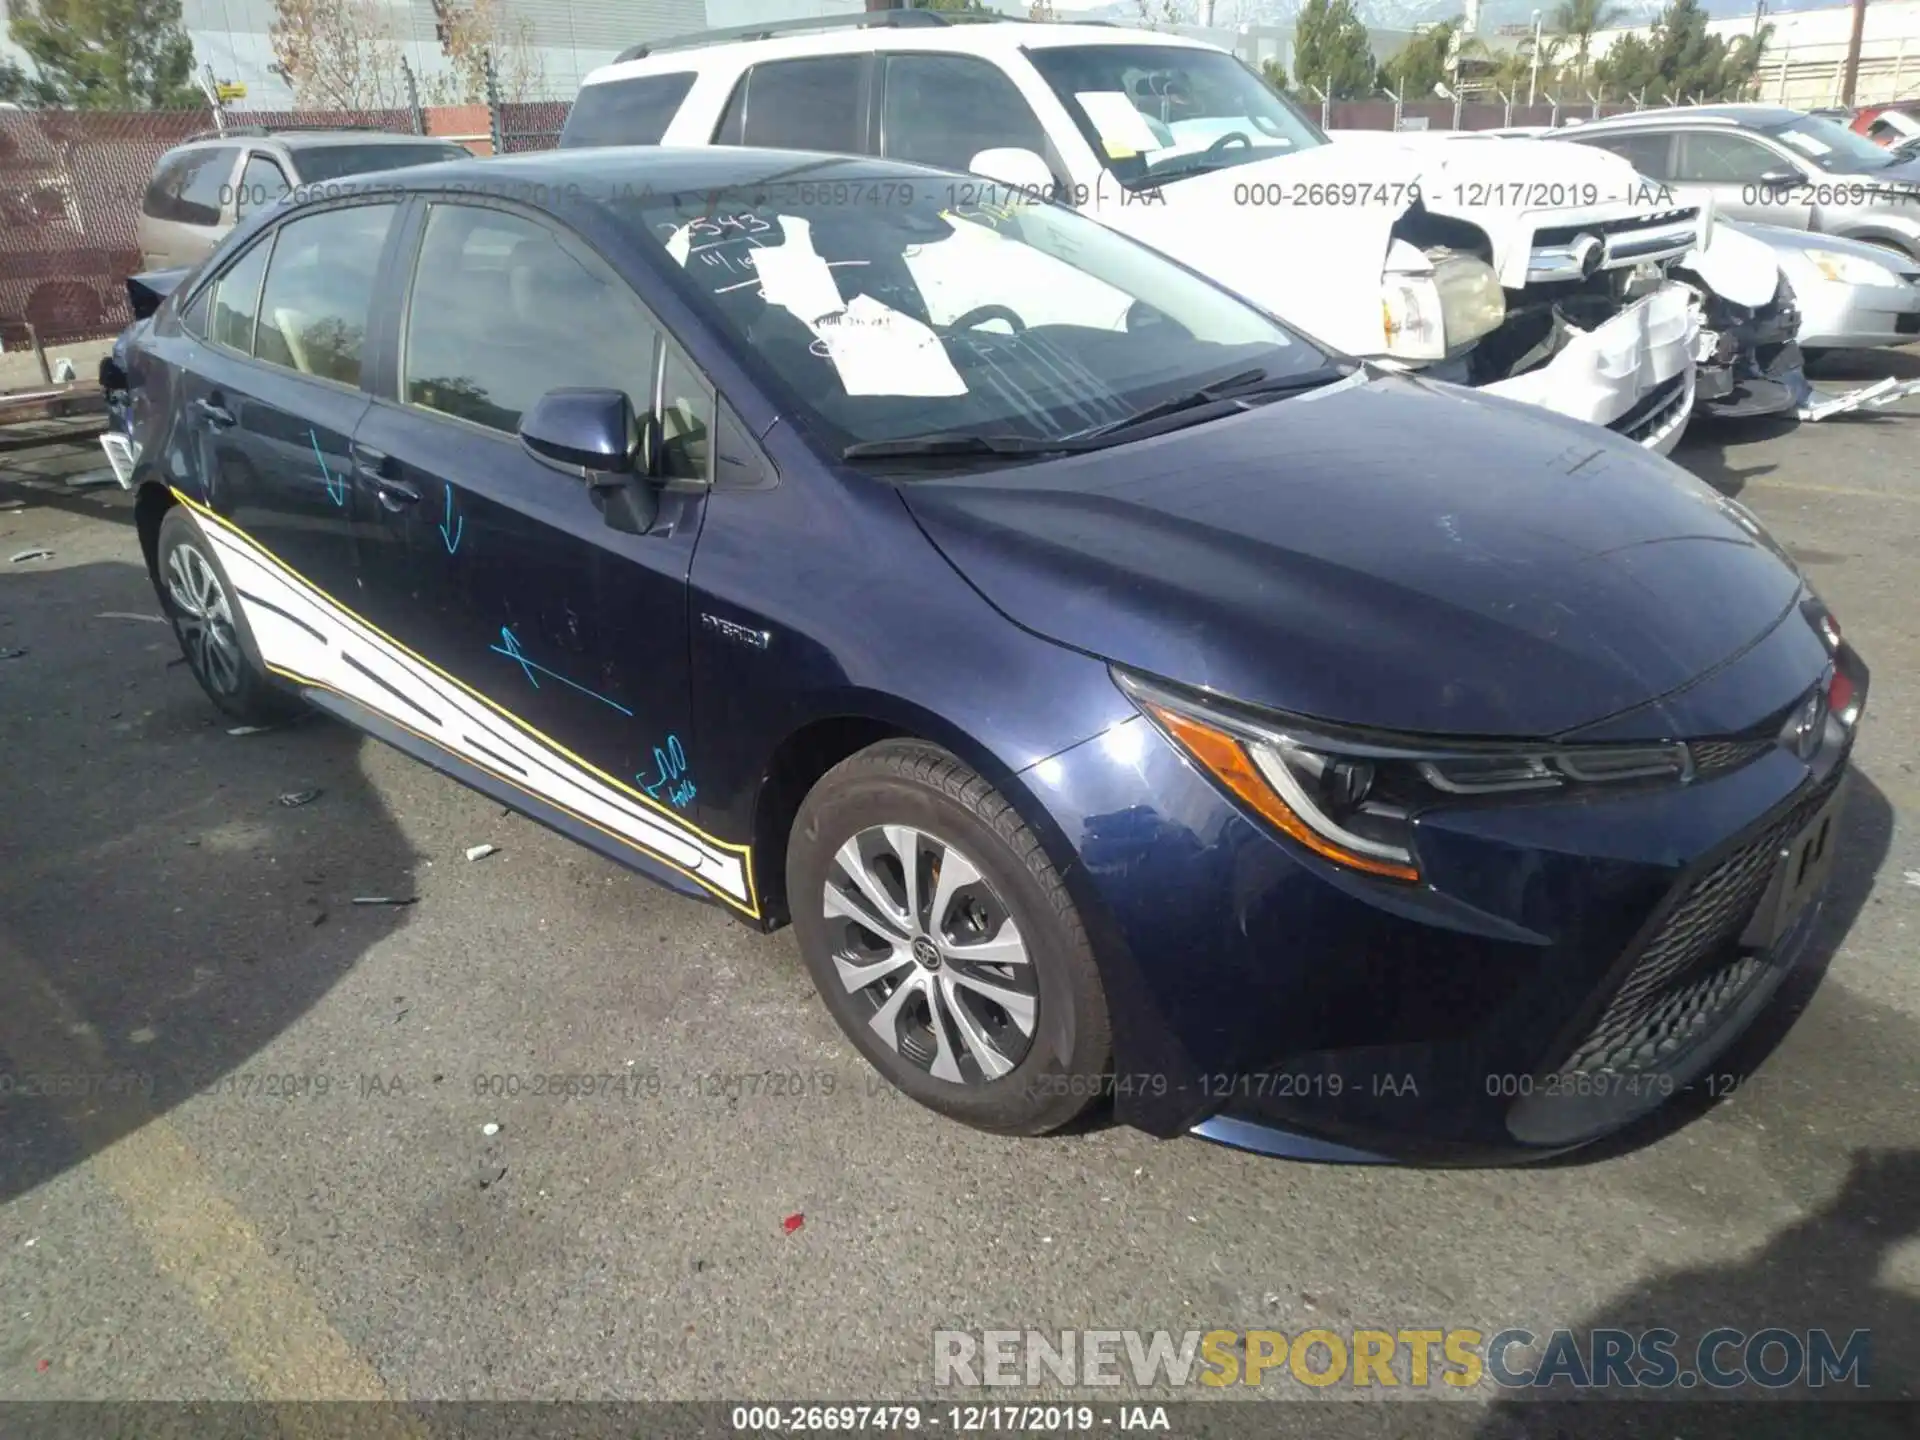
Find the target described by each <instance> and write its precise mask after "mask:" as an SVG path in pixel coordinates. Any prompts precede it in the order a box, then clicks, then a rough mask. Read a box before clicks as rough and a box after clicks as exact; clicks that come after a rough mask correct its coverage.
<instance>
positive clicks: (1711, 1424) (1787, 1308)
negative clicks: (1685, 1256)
mask: <svg viewBox="0 0 1920 1440" xmlns="http://www.w3.org/2000/svg"><path fill="white" fill-rule="evenodd" d="M1905 1038H1906V1040H1907V1042H1908V1043H1909V1044H1912V1043H1913V1041H1914V1039H1915V1038H1916V1037H1915V1036H1914V1034H1913V1033H1912V1031H1911V1029H1909V1030H1908V1032H1907V1034H1906V1037H1905ZM1850 1162H1851V1163H1849V1164H1847V1165H1846V1166H1845V1167H1844V1170H1843V1172H1842V1178H1841V1179H1840V1182H1839V1186H1838V1188H1837V1190H1836V1191H1835V1192H1834V1193H1833V1194H1832V1195H1831V1197H1830V1198H1828V1199H1826V1200H1825V1201H1824V1202H1823V1203H1820V1204H1819V1205H1818V1206H1817V1207H1816V1208H1812V1209H1811V1213H1808V1214H1807V1215H1806V1216H1805V1218H1804V1219H1801V1220H1799V1221H1797V1222H1796V1223H1794V1224H1791V1225H1788V1226H1787V1227H1786V1228H1784V1229H1782V1230H1780V1231H1778V1232H1777V1233H1776V1234H1775V1235H1774V1236H1773V1238H1772V1239H1771V1240H1769V1241H1768V1242H1767V1243H1766V1244H1765V1245H1764V1246H1762V1247H1761V1248H1760V1249H1759V1250H1757V1251H1755V1252H1753V1253H1752V1254H1750V1255H1748V1256H1746V1257H1744V1258H1743V1259H1741V1260H1740V1261H1738V1262H1737V1263H1733V1264H1725V1265H1701V1266H1697V1267H1693V1268H1688V1269H1682V1270H1675V1271H1670V1272H1669V1273H1667V1274H1665V1275H1661V1276H1659V1277H1658V1278H1656V1279H1652V1280H1649V1281H1647V1282H1645V1283H1643V1284H1640V1285H1638V1286H1636V1287H1634V1288H1633V1289H1631V1290H1629V1291H1627V1292H1625V1293H1623V1294H1621V1295H1618V1296H1616V1297H1614V1298H1613V1299H1612V1300H1610V1301H1608V1302H1607V1303H1606V1304H1604V1305H1602V1306H1601V1307H1600V1308H1599V1309H1597V1310H1596V1311H1594V1312H1593V1313H1592V1314H1590V1315H1586V1316H1583V1317H1580V1318H1579V1319H1578V1320H1577V1321H1575V1322H1574V1323H1573V1324H1571V1325H1570V1326H1569V1328H1570V1329H1571V1330H1572V1331H1573V1334H1574V1336H1575V1338H1576V1341H1577V1344H1578V1348H1579V1351H1580V1353H1581V1354H1583V1355H1584V1354H1588V1353H1591V1352H1590V1349H1589V1346H1588V1343H1587V1337H1588V1334H1589V1332H1591V1331H1593V1330H1598V1329H1609V1330H1621V1331H1625V1332H1628V1333H1629V1334H1630V1335H1632V1336H1634V1337H1635V1339H1636V1340H1637V1339H1638V1337H1639V1336H1640V1335H1642V1334H1643V1333H1644V1332H1646V1331H1648V1330H1652V1329H1666V1330H1671V1331H1674V1332H1675V1333H1676V1334H1677V1336H1678V1340H1677V1341H1676V1342H1675V1343H1674V1344H1673V1346H1672V1355H1673V1358H1674V1360H1675V1361H1676V1362H1677V1373H1676V1376H1675V1380H1676V1382H1677V1383H1674V1384H1671V1385H1667V1386H1662V1387H1661V1388H1660V1389H1658V1390H1647V1389H1623V1388H1619V1387H1612V1388H1608V1389H1596V1390H1589V1391H1586V1392H1585V1398H1584V1399H1583V1400H1575V1401H1572V1402H1571V1403H1562V1404H1551V1403H1548V1404H1543V1403H1542V1402H1543V1401H1549V1402H1550V1401H1555V1400H1558V1401H1563V1402H1565V1401H1568V1399H1569V1397H1570V1395H1571V1394H1572V1386H1571V1383H1570V1382H1568V1381H1565V1380H1556V1381H1554V1383H1553V1384H1552V1385H1551V1386H1548V1387H1543V1388H1534V1389H1531V1390H1514V1391H1510V1392H1508V1393H1509V1394H1510V1395H1512V1396H1513V1397H1515V1398H1509V1399H1503V1400H1501V1401H1499V1402H1496V1403H1495V1404H1494V1405H1492V1406H1490V1407H1489V1408H1488V1409H1486V1410H1484V1411H1482V1412H1481V1421H1480V1426H1479V1428H1478V1430H1477V1431H1476V1432H1475V1433H1476V1435H1477V1436H1478V1437H1479V1440H1496V1437H1498V1440H1518V1437H1521V1436H1528V1437H1531V1436H1551V1435H1556V1434H1559V1435H1567V1436H1573V1435H1580V1436H1585V1435H1606V1436H1609V1437H1611V1436H1641V1435H1644V1436H1648V1437H1652V1436H1660V1437H1673V1436H1680V1435H1684V1436H1688V1437H1698V1440H1719V1437H1723V1436H1724V1437H1728V1440H1731V1437H1735V1436H1738V1437H1739V1440H1774V1437H1778V1440H1789V1437H1791V1440H1801V1437H1809V1436H1819V1437H1822V1440H1825V1437H1835V1440H1842V1437H1845V1440H1852V1437H1862V1440H1868V1437H1871V1440H1879V1437H1887V1440H1893V1437H1910V1436H1911V1435H1912V1434H1913V1406H1912V1405H1911V1404H1910V1403H1906V1402H1910V1401H1911V1400H1912V1399H1913V1398H1914V1396H1915V1394H1916V1390H1915V1385H1916V1380H1917V1379H1920V1372H1917V1371H1916V1369H1915V1357H1916V1356H1920V1299H1916V1298H1915V1296H1914V1294H1913V1293H1912V1291H1911V1290H1902V1288H1901V1287H1900V1285H1899V1282H1898V1281H1897V1280H1889V1279H1888V1278H1887V1277H1886V1275H1885V1274H1884V1271H1885V1268H1886V1265H1887V1261H1888V1259H1889V1257H1890V1255H1891V1254H1892V1253H1893V1252H1894V1250H1895V1249H1896V1248H1898V1247H1900V1246H1903V1245H1910V1244H1911V1242H1912V1241H1914V1240H1915V1238H1916V1237H1920V1206H1916V1205H1915V1204H1914V1197H1915V1196H1916V1195H1917V1194H1920V1151H1914V1150H1908V1149H1874V1148H1863V1149H1859V1150H1856V1151H1854V1152H1853V1154H1852V1155H1851V1157H1850ZM1721 1329H1726V1330H1732V1331H1738V1332H1739V1333H1740V1335H1741V1336H1742V1340H1741V1341H1740V1342H1738V1343H1730V1344H1727V1345H1724V1346H1721V1347H1718V1348H1717V1350H1716V1351H1715V1353H1713V1354H1711V1355H1710V1356H1708V1357H1705V1358H1707V1359H1710V1360H1711V1362H1712V1363H1713V1364H1715V1365H1717V1366H1718V1367H1719V1368H1720V1371H1721V1373H1722V1374H1723V1375H1724V1374H1726V1373H1727V1372H1733V1373H1734V1374H1736V1375H1738V1374H1740V1373H1741V1372H1743V1371H1744V1372H1746V1373H1748V1374H1751V1373H1752V1366H1753V1363H1754V1362H1752V1361H1750V1360H1748V1359H1747V1358H1746V1355H1747V1351H1748V1349H1749V1345H1748V1344H1747V1339H1748V1338H1749V1337H1753V1336H1755V1335H1757V1334H1758V1333H1759V1332H1760V1331H1763V1330H1775V1329H1777V1330H1781V1331H1786V1332H1789V1333H1790V1334H1791V1335H1792V1336H1793V1337H1795V1343H1796V1344H1797V1345H1799V1346H1800V1347H1802V1353H1803V1354H1808V1355H1810V1354H1811V1352H1812V1348H1813V1344H1814V1343H1816V1342H1812V1341H1810V1340H1809V1338H1808V1337H1809V1333H1810V1332H1813V1331H1825V1332H1826V1335H1827V1337H1828V1342H1829V1343H1830V1344H1831V1346H1832V1349H1833V1352H1834V1353H1835V1354H1836V1355H1845V1354H1847V1353H1848V1347H1849V1342H1850V1341H1851V1340H1852V1339H1853V1337H1854V1335H1855V1333H1856V1332H1859V1331H1865V1332H1867V1333H1866V1335H1865V1337H1864V1341H1863V1342H1860V1348H1858V1349H1857V1350H1855V1351H1853V1352H1852V1353H1853V1354H1855V1355H1858V1356H1859V1357H1860V1359H1861V1361H1862V1364H1861V1368H1860V1369H1859V1370H1858V1371H1852V1372H1847V1373H1843V1374H1840V1375H1835V1374H1833V1372H1832V1371H1831V1370H1829V1371H1828V1374H1827V1376H1826V1378H1825V1380H1824V1383H1822V1384H1820V1385H1819V1386H1818V1387H1817V1388H1814V1387H1811V1386H1809V1385H1808V1384H1807V1382H1806V1379H1805V1378H1803V1376H1804V1372H1800V1373H1791V1374H1790V1375H1789V1372H1787V1371H1786V1362H1787V1360H1788V1358H1789V1355H1790V1352H1789V1351H1788V1350H1786V1349H1785V1348H1783V1347H1782V1346H1779V1345H1776V1346H1773V1347H1772V1348H1771V1352H1770V1354H1769V1355H1768V1357H1767V1358H1765V1359H1763V1360H1762V1361H1761V1362H1760V1363H1761V1364H1764V1365H1770V1366H1774V1367H1777V1370H1776V1373H1777V1374H1780V1375H1782V1377H1783V1379H1785V1378H1790V1379H1791V1381H1792V1383H1791V1384H1786V1383H1782V1384H1781V1385H1780V1386H1779V1387H1778V1388H1774V1389H1769V1388H1767V1387H1765V1386H1762V1385H1760V1384H1758V1383H1755V1382H1752V1381H1748V1382H1747V1383H1744V1384H1738V1385H1735V1386H1733V1387H1731V1388H1728V1389H1725V1390H1719V1391H1715V1390H1711V1389H1708V1388H1707V1387H1706V1386H1705V1385H1704V1384H1702V1383H1700V1380H1694V1381H1691V1382H1690V1381H1687V1380H1686V1379H1684V1378H1682V1377H1685V1376H1687V1375H1689V1374H1692V1375H1699V1376H1700V1377H1701V1379H1704V1372H1702V1371H1700V1370H1699V1368H1698V1363H1699V1358H1700V1351H1701V1342H1702V1340H1703V1339H1704V1338H1705V1337H1707V1336H1708V1335H1710V1334H1712V1332H1714V1331H1716V1330H1721ZM1540 1339H1541V1340H1542V1341H1544V1340H1545V1339H1546V1337H1545V1336H1544V1335H1543V1336H1541V1337H1540ZM1507 1353H1508V1366H1509V1368H1510V1369H1511V1370H1516V1371H1520V1372H1522V1373H1526V1372H1529V1371H1531V1370H1532V1367H1533V1366H1534V1365H1535V1364H1537V1362H1538V1359H1539V1354H1538V1352H1537V1351H1534V1352H1529V1351H1526V1350H1513V1351H1509V1352H1507ZM1836 1368H1840V1369H1842V1370H1843V1371H1844V1369H1845V1367H1844V1364H1843V1365H1842V1366H1841V1367H1836ZM1683 1387H1684V1388H1683ZM1528 1394H1531V1395H1532V1396H1534V1397H1535V1398H1532V1399H1526V1398H1519V1397H1521V1396H1524V1395H1528ZM1679 1399H1687V1400H1693V1401H1697V1402H1703V1403H1697V1404H1694V1405H1690V1406H1688V1407H1686V1410H1685V1412H1684V1413H1681V1412H1676V1411H1675V1410H1674V1409H1673V1408H1672V1407H1671V1406H1670V1405H1666V1404H1662V1403H1661V1401H1663V1400H1679ZM1731 1399H1738V1400H1746V1401H1764V1400H1768V1399H1773V1400H1776V1401H1785V1402H1788V1403H1774V1404H1742V1405H1738V1406H1732V1405H1729V1404H1727V1403H1726V1402H1727V1401H1728V1400H1731ZM1596 1400H1604V1401H1607V1402H1611V1403H1607V1404H1606V1405H1605V1408H1604V1410H1601V1409H1597V1408H1596V1407H1595V1406H1594V1405H1593V1403H1592V1402H1593V1401H1596ZM1796 1400H1797V1401H1799V1402H1801V1403H1797V1404H1796V1403H1791V1402H1792V1401H1796ZM1848 1401H1852V1402H1854V1403H1851V1404H1848V1403H1846V1402H1848ZM1714 1402H1719V1403H1714ZM1812 1402H1821V1403H1819V1404H1817V1405H1816V1404H1814V1403H1812ZM1833 1402H1839V1403H1838V1404H1836V1403H1833ZM1882 1402H1896V1403H1882Z"/></svg>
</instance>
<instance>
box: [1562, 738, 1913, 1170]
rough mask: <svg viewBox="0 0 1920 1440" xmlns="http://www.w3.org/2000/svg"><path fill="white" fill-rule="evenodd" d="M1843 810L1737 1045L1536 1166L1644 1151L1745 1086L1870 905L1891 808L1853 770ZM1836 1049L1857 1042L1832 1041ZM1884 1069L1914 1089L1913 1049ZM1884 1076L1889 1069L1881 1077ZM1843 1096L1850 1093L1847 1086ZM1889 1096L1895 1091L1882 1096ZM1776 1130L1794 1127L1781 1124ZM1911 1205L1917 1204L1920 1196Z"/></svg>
mask: <svg viewBox="0 0 1920 1440" xmlns="http://www.w3.org/2000/svg"><path fill="white" fill-rule="evenodd" d="M1847 786H1848V793H1847V800H1846V808H1845V809H1844V810H1843V811H1842V812H1841V816H1840V851H1839V854H1838V855H1837V856H1836V857H1835V859H1834V862H1833V874H1832V878H1831V879H1830V880H1829V881H1828V890H1827V896H1826V899H1825V901H1824V902H1823V903H1822V904H1821V907H1820V915H1819V917H1818V919H1816V920H1815V922H1814V931H1813V934H1812V936H1811V937H1809V939H1808V942H1807V950H1806V953H1805V954H1804V955H1803V956H1802V957H1801V959H1800V961H1799V963H1798V964H1796V965H1795V966H1794V968H1793V970H1792V971H1791V972H1790V973H1789V974H1788V975H1787V978H1786V979H1785V980H1784V981H1782V982H1781V985H1780V988H1779V990H1777V991H1776V992H1775V993H1774V996H1773V998H1772V999H1771V1000H1770V1001H1768V1002H1767V1006H1766V1008H1765V1009H1764V1010H1762V1011H1761V1012H1760V1014H1759V1015H1758V1017H1756V1018H1755V1020H1754V1022H1753V1024H1752V1025H1751V1026H1749V1027H1748V1028H1747V1030H1746V1032H1745V1033H1744V1034H1742V1035H1741V1036H1740V1038H1739V1039H1737V1040H1735V1041H1734V1042H1733V1044H1732V1045H1730V1046H1729V1047H1728V1048H1727V1050H1726V1051H1725V1052H1724V1053H1722V1054H1721V1055H1720V1057H1719V1058H1718V1059H1716V1060H1715V1061H1714V1062H1713V1064H1712V1066H1711V1067H1709V1074H1708V1075H1706V1076H1704V1077H1702V1078H1701V1079H1698V1080H1696V1081H1695V1082H1694V1083H1693V1084H1692V1085H1690V1086H1688V1087H1687V1088H1686V1089H1684V1090H1682V1091H1680V1092H1679V1093H1677V1094H1676V1095H1674V1096H1673V1098H1672V1099H1670V1100H1669V1101H1667V1102H1666V1103H1665V1104H1664V1105H1662V1106H1661V1107H1660V1108H1659V1109H1658V1110H1656V1111H1654V1112H1653V1113H1652V1114H1651V1115H1648V1116H1646V1117H1645V1118H1644V1119H1642V1120H1639V1121H1636V1122H1635V1123H1633V1124H1631V1125H1629V1126H1627V1127H1626V1128H1625V1129H1623V1130H1619V1131H1616V1132H1615V1133H1614V1134H1612V1135H1609V1136H1608V1137H1606V1138H1605V1139H1604V1140H1598V1141H1595V1142H1594V1143H1593V1144H1591V1145H1587V1146H1583V1147H1582V1148H1581V1149H1579V1150H1575V1151H1572V1152H1570V1153H1569V1154H1566V1155H1562V1156H1558V1157H1556V1158H1554V1159H1552V1160H1547V1161H1544V1162H1542V1163H1543V1164H1544V1165H1547V1166H1555V1167H1558V1166H1570V1165H1571V1166H1578V1165H1592V1164H1598V1163H1601V1162H1604V1161H1608V1160H1612V1159H1615V1158H1616V1157H1618V1156H1621V1155H1626V1154H1630V1153H1632V1152H1633V1151H1635V1150H1640V1149H1644V1148H1645V1147H1647V1146H1649V1145H1653V1144H1656V1143H1658V1142H1659V1141H1661V1140H1664V1139H1666V1138H1667V1137H1668V1136H1669V1135H1672V1134H1673V1133H1674V1132H1675V1131H1677V1130H1679V1129H1681V1128H1682V1127H1684V1126H1687V1125H1691V1124H1693V1123H1694V1122H1695V1121H1696V1120H1698V1119H1700V1118H1701V1117H1702V1116H1704V1115H1705V1114H1707V1112H1709V1111H1711V1110H1713V1109H1715V1108H1717V1107H1718V1106H1720V1105H1721V1104H1724V1103H1726V1102H1727V1101H1728V1100H1730V1099H1731V1098H1733V1097H1734V1096H1736V1095H1739V1094H1740V1092H1741V1091H1742V1090H1743V1089H1745V1088H1747V1087H1748V1084H1749V1082H1750V1081H1752V1080H1753V1078H1754V1076H1755V1073H1756V1072H1757V1071H1758V1070H1759V1069H1760V1067H1761V1066H1762V1065H1763V1064H1764V1063H1765V1062H1766V1060H1767V1057H1768V1056H1770V1055H1772V1054H1773V1052H1774V1050H1775V1049H1777V1048H1778V1047H1779V1045H1780V1043H1781V1042H1782V1041H1783V1040H1785V1039H1786V1038H1787V1036H1788V1034H1789V1033H1791V1032H1792V1031H1793V1030H1794V1029H1795V1028H1796V1027H1797V1026H1798V1025H1799V1024H1800V1022H1801V1020H1802V1018H1803V1016H1804V1015H1805V1013H1806V1011H1807V1009H1808V1007H1809V1006H1810V1005H1811V1004H1812V1002H1813V998H1814V995H1815V993H1816V992H1818V991H1820V990H1821V989H1822V985H1823V982H1824V981H1825V979H1826V976H1827V970H1828V967H1829V966H1831V965H1832V963H1833V958H1834V956H1835V954H1837V953H1838V951H1839V949H1840V947H1841V945H1842V944H1844V943H1845V941H1846V938H1847V936H1848V935H1849V934H1850V933H1852V930H1853V926H1854V922H1855V921H1856V920H1858V919H1859V917H1860V912H1861V911H1862V910H1864V909H1865V908H1866V906H1867V904H1868V902H1869V901H1870V900H1871V899H1872V896H1873V888H1874V877H1875V875H1876V874H1877V873H1878V871H1879V869H1880V866H1881V864H1882V863H1883V862H1884V861H1885V859H1886V856H1887V852H1888V849H1889V848H1890V847H1891V846H1892V844H1893V818H1894V817H1893V806H1892V804H1891V803H1890V802H1889V801H1888V800H1887V797H1886V796H1885V795H1884V794H1882V793H1881V791H1880V788H1879V787H1878V786H1876V785H1875V784H1874V783H1873V781H1872V780H1871V779H1869V778H1868V777H1867V776H1866V774H1865V773H1863V772H1862V771H1860V770H1858V769H1856V770H1854V772H1853V773H1852V775H1851V776H1850V777H1849V778H1848V780H1847ZM1836 1043H1838V1044H1841V1045H1843V1046H1848V1045H1854V1044H1857V1043H1858V1042H1857V1041H1847V1040H1837V1041H1836ZM1887 1063H1888V1065H1889V1066H1890V1067H1903V1068H1904V1069H1905V1071H1906V1072H1907V1075H1908V1078H1909V1080H1911V1081H1913V1082H1914V1083H1916V1084H1920V1047H1915V1048H1912V1049H1909V1050H1908V1051H1907V1052H1906V1053H1905V1055H1900V1054H1897V1053H1896V1054H1892V1055H1889V1056H1888V1057H1887ZM1886 1073H1887V1074H1889V1075H1891V1074H1894V1073H1896V1071H1895V1069H1894V1068H1889V1069H1888V1070H1887V1071H1886ZM1848 1088H1849V1089H1850V1088H1852V1087H1848ZM1886 1093H1887V1094H1888V1095H1889V1096H1891V1095H1893V1094H1896V1093H1897V1091H1888V1092H1886ZM1805 1100H1806V1101H1807V1102H1808V1103H1809V1104H1812V1105H1814V1106H1819V1105H1822V1104H1826V1103H1838V1102H1839V1097H1838V1096H1836V1095H1833V1094H1826V1095H1823V1094H1820V1093H1818V1091H1817V1090H1815V1091H1813V1092H1809V1093H1807V1094H1806V1095H1805ZM1783 1123H1788V1124H1792V1123H1804V1121H1802V1122H1794V1121H1792V1120H1791V1118H1789V1120H1788V1121H1785V1122H1783ZM1915 1200H1916V1202H1917V1203H1920V1193H1916V1196H1915Z"/></svg>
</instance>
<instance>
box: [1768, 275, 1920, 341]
mask: <svg viewBox="0 0 1920 1440" xmlns="http://www.w3.org/2000/svg"><path fill="white" fill-rule="evenodd" d="M1796 298H1797V299H1798V301H1799V305H1800V334H1799V340H1800V347H1801V348H1802V349H1803V350H1872V349H1877V348H1879V347H1880V346H1883V345H1906V344H1909V343H1911V342H1913V341H1915V340H1920V286H1916V285H1902V286H1899V287H1895V286H1892V285H1845V284H1840V283H1838V282H1836V281H1831V280H1822V281H1820V282H1819V283H1817V284H1813V283H1807V282H1805V281H1803V282H1802V283H1801V284H1800V285H1799V286H1798V287H1797V294H1796Z"/></svg>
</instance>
